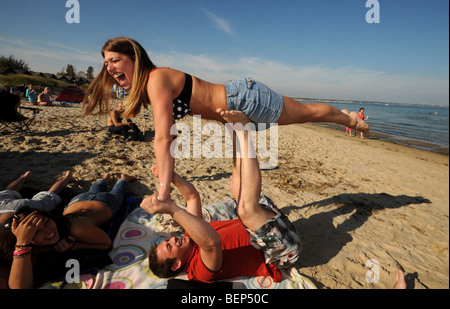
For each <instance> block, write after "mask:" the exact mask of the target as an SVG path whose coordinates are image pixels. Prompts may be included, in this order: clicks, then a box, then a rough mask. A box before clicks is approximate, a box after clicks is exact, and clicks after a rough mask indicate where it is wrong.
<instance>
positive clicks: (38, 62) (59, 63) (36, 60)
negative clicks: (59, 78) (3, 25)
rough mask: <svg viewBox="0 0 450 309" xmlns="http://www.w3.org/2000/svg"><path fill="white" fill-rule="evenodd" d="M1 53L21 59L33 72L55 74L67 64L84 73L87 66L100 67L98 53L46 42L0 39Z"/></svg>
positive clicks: (100, 61) (100, 62)
mask: <svg viewBox="0 0 450 309" xmlns="http://www.w3.org/2000/svg"><path fill="white" fill-rule="evenodd" d="M0 41H1V42H2V48H1V53H2V54H4V55H6V56H8V55H13V56H14V57H15V58H16V59H23V60H24V61H25V62H26V63H27V64H28V65H29V66H30V69H31V70H33V71H43V72H48V73H57V72H58V71H60V70H61V69H62V68H63V67H65V66H67V64H72V65H74V66H75V67H76V69H77V70H80V71H86V70H87V68H88V66H93V67H94V69H95V67H96V66H101V64H102V63H103V60H102V57H101V55H100V53H99V52H98V51H95V52H94V51H86V50H82V49H80V48H74V47H73V46H66V45H63V44H58V43H53V42H46V41H42V40H40V41H27V42H24V41H21V40H11V39H8V38H5V37H0Z"/></svg>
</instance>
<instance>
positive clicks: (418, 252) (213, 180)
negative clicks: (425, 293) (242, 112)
mask: <svg viewBox="0 0 450 309" xmlns="http://www.w3.org/2000/svg"><path fill="white" fill-rule="evenodd" d="M41 109H42V111H41V112H40V113H39V114H38V116H37V118H36V121H35V123H34V124H33V125H32V128H33V131H34V133H33V134H31V135H22V134H6V135H4V136H0V147H1V148H0V158H1V160H0V170H1V184H0V185H1V188H5V187H6V185H7V184H8V183H9V182H11V181H12V180H14V179H16V178H17V177H18V176H19V175H21V174H23V173H24V172H25V171H28V170H31V171H32V172H33V177H32V180H31V182H30V183H29V184H28V186H29V187H33V188H37V189H48V188H49V187H50V186H51V184H52V183H53V182H54V181H55V179H57V178H58V177H60V176H61V175H63V173H64V171H66V170H71V171H73V172H74V175H75V177H76V182H75V183H73V184H71V185H70V186H71V188H72V189H73V190H75V191H80V192H81V191H85V190H87V189H88V188H89V186H90V184H91V183H92V182H93V181H95V180H96V179H99V178H101V177H102V176H103V175H104V174H105V173H106V172H111V173H115V174H116V175H117V177H119V176H120V174H121V173H124V172H125V173H129V174H132V175H135V176H137V177H138V179H139V181H138V182H137V183H133V184H132V185H131V186H130V189H129V190H130V191H131V192H133V193H134V194H135V195H138V196H145V195H150V194H153V193H154V190H155V188H156V184H157V180H156V179H155V178H154V177H153V175H152V174H151V172H150V168H151V167H152V165H153V164H154V163H155V158H154V151H153V142H152V140H153V136H154V132H153V129H154V127H153V125H152V117H153V116H152V114H151V112H148V113H145V114H148V115H149V119H148V121H147V124H146V141H145V142H138V141H131V142H127V143H125V142H124V141H123V139H122V138H121V137H120V136H111V135H110V134H109V133H108V132H107V130H106V118H104V117H103V118H99V117H98V116H88V117H81V107H80V106H79V105H75V106H53V107H41ZM134 121H135V122H136V123H137V124H138V126H139V127H140V128H141V129H143V126H144V113H142V114H141V115H140V116H139V117H136V118H135V119H134ZM183 122H185V123H188V124H192V123H193V117H190V116H188V117H186V118H185V119H183ZM203 123H205V122H203ZM191 127H192V126H191ZM222 127H223V126H222ZM344 132H345V128H342V131H338V130H332V129H328V128H323V127H320V126H315V125H311V124H306V125H291V126H284V127H278V136H279V139H278V168H276V169H273V170H263V171H262V176H263V190H264V193H265V194H266V195H268V196H269V197H270V198H271V199H272V200H273V201H274V202H275V203H276V204H277V206H278V207H279V208H280V209H281V210H282V211H283V212H284V213H285V214H286V215H288V217H289V219H290V220H291V221H292V222H293V223H294V225H295V226H296V228H297V229H298V232H299V234H300V236H301V238H302V241H303V251H302V254H301V257H300V260H299V262H298V263H297V266H298V269H299V271H300V272H301V273H302V274H304V275H305V276H308V277H309V278H311V279H312V280H313V282H315V284H316V285H317V287H318V288H332V289H336V288H337V289H384V288H391V287H392V282H393V278H394V275H395V273H396V271H397V270H398V269H399V267H403V268H404V270H405V271H406V272H407V273H410V274H414V276H415V277H416V279H414V281H413V283H414V288H416V289H424V288H432V289H436V288H446V289H448V288H449V249H448V247H449V166H448V163H449V157H448V156H446V155H441V154H436V153H432V152H427V151H422V150H417V149H413V148H408V147H404V146H399V145H395V144H392V143H387V142H382V141H378V140H371V139H360V138H355V137H348V136H344ZM207 138H208V136H203V139H202V140H203V141H205V140H206V139H207ZM191 153H192V152H191ZM231 166H232V160H231V159H230V158H211V159H208V158H183V159H177V160H176V171H177V172H178V173H179V174H180V175H181V176H183V177H185V178H186V179H187V180H189V181H191V182H192V183H193V184H194V185H195V187H196V188H197V189H198V190H199V192H200V194H201V197H202V200H203V203H204V204H205V205H206V204H209V203H213V202H217V201H221V200H224V199H228V198H230V197H231V193H230V190H229V180H230V176H231ZM172 197H173V199H174V200H175V201H176V202H177V203H180V204H181V203H182V200H181V198H180V196H179V194H178V192H177V191H176V190H174V191H173V193H172ZM369 267H371V268H369Z"/></svg>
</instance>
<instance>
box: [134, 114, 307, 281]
mask: <svg viewBox="0 0 450 309" xmlns="http://www.w3.org/2000/svg"><path fill="white" fill-rule="evenodd" d="M222 116H223V117H224V119H225V120H226V121H228V122H230V123H233V124H236V126H235V135H236V143H237V144H238V147H236V148H238V149H240V152H239V154H240V155H237V154H236V153H235V154H234V158H233V173H232V176H231V184H230V188H231V191H232V194H233V197H234V198H235V203H236V213H237V215H238V217H239V219H236V220H228V221H216V222H211V223H207V222H206V221H204V220H203V217H202V210H201V209H202V205H201V200H200V196H199V194H198V192H197V190H196V189H195V188H194V186H192V185H191V184H190V183H189V182H187V181H185V180H184V179H182V178H181V177H180V176H178V175H177V174H176V173H173V177H172V181H173V183H174V185H175V186H176V187H177V188H178V190H179V191H180V193H181V194H182V196H183V198H184V199H185V201H186V202H187V210H184V209H182V208H180V207H178V206H177V205H176V204H175V203H174V202H173V201H172V200H170V201H166V202H161V201H160V200H159V198H158V195H157V193H155V194H154V195H153V196H151V197H147V198H145V199H144V200H143V201H142V203H141V207H142V208H143V209H145V210H146V211H148V212H149V213H152V214H157V213H163V214H169V215H171V216H172V218H173V219H174V220H175V221H176V222H177V223H178V224H180V225H181V226H182V227H183V228H184V229H185V231H186V234H185V236H184V237H172V238H169V239H167V240H166V241H163V242H162V243H160V244H159V245H157V246H153V247H152V248H151V250H150V253H149V264H150V269H151V270H152V272H153V273H154V274H155V275H157V276H159V277H163V278H168V277H172V276H175V275H176V274H177V273H179V272H181V271H185V272H187V276H188V278H189V279H190V280H195V281H200V282H206V283H212V282H215V281H217V280H221V279H229V278H234V277H237V276H271V277H272V278H273V280H274V281H275V282H279V281H281V279H282V278H283V277H282V275H281V273H280V269H279V268H281V269H289V268H290V267H292V266H294V264H295V262H296V261H297V259H298V258H299V253H300V248H301V242H300V237H299V236H298V233H297V231H296V230H295V227H294V226H293V224H292V223H291V222H290V221H289V220H288V218H287V217H286V216H285V215H284V214H282V213H281V212H280V211H279V210H278V209H277V208H276V207H275V205H274V204H273V202H272V201H271V200H270V199H269V198H267V197H265V196H262V195H261V180H262V179H261V172H260V169H259V163H258V159H257V158H256V152H255V149H254V147H253V145H252V144H251V138H249V135H250V133H249V132H248V130H247V129H244V128H243V127H242V126H241V125H245V124H246V123H248V122H250V120H249V119H248V118H247V117H246V116H245V115H244V114H243V113H241V112H237V111H224V112H223V113H222ZM236 148H235V149H236ZM153 170H154V172H155V173H156V174H155V176H157V173H158V172H159V171H158V170H157V169H155V168H154V169H153ZM278 267H279V268H278Z"/></svg>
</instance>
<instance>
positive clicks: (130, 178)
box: [120, 174, 137, 183]
mask: <svg viewBox="0 0 450 309" xmlns="http://www.w3.org/2000/svg"><path fill="white" fill-rule="evenodd" d="M120 178H122V179H125V180H126V181H128V182H130V183H131V182H135V181H136V180H137V178H136V177H134V176H130V175H127V174H122V175H121V176H120Z"/></svg>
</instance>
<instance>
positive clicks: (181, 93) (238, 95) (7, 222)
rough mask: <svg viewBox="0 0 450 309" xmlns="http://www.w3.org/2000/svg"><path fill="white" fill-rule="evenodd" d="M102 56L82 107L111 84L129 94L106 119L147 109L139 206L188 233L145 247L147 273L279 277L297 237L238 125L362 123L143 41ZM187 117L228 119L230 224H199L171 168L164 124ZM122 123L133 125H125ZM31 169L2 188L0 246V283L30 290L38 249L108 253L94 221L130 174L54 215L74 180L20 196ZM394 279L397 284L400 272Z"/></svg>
mask: <svg viewBox="0 0 450 309" xmlns="http://www.w3.org/2000/svg"><path fill="white" fill-rule="evenodd" d="M102 56H103V58H104V61H105V62H104V66H103V68H102V70H101V72H100V73H99V74H98V76H97V77H96V78H95V79H94V81H93V82H92V83H91V85H90V87H89V89H88V90H87V92H86V97H85V98H89V103H88V104H85V103H87V102H86V101H85V102H83V108H84V111H85V113H86V114H91V113H93V112H94V111H98V112H99V113H101V114H105V113H109V110H110V104H109V99H110V89H111V87H112V85H113V84H115V83H118V84H119V85H120V86H121V87H123V88H124V89H126V90H127V91H129V96H128V98H127V100H126V103H125V105H124V106H122V105H120V106H119V110H117V109H116V114H114V115H120V116H121V118H123V119H131V118H132V117H134V116H136V115H138V114H139V112H140V111H141V109H142V108H146V109H147V108H149V106H150V105H151V106H152V108H153V113H154V128H155V138H154V153H155V159H156V164H155V165H154V166H153V168H152V171H151V172H152V174H153V175H154V176H155V177H156V178H157V179H158V188H157V190H156V191H157V192H155V193H154V194H153V195H151V196H147V197H145V198H144V199H143V200H142V203H141V204H140V207H142V208H143V209H144V210H146V211H148V212H149V213H151V214H169V215H170V216H171V217H172V218H173V220H175V221H176V222H177V223H178V224H179V225H180V226H181V227H183V228H184V230H185V231H186V234H185V235H184V236H182V237H172V238H169V239H167V240H166V241H163V242H162V243H160V244H159V245H157V246H155V247H152V248H151V250H150V253H149V264H150V265H149V266H150V269H151V270H152V271H153V272H154V273H155V274H156V275H157V276H159V277H162V278H170V277H173V276H175V275H176V274H178V273H179V272H181V271H184V272H186V273H187V275H188V278H189V279H191V280H195V281H200V282H206V283H212V282H215V281H217V280H220V279H227V278H233V277H235V276H271V277H272V278H273V279H274V280H275V281H280V280H281V279H282V275H281V272H280V270H281V269H287V268H290V267H293V266H294V265H295V263H296V262H297V260H298V258H299V255H300V250H301V241H300V236H299V235H298V233H297V231H296V230H295V227H294V225H293V224H292V223H291V222H290V221H289V220H288V219H287V217H286V216H285V215H284V214H283V213H282V212H281V211H280V210H279V209H278V208H277V207H276V206H275V204H274V203H273V202H272V201H271V200H270V198H268V197H267V196H265V195H264V194H263V193H262V192H261V182H262V178H261V172H260V167H259V163H258V159H257V155H256V153H255V152H256V151H255V148H254V147H253V145H252V142H251V138H249V132H248V130H247V129H246V127H245V125H246V124H248V123H255V124H259V123H263V124H265V125H266V127H269V126H271V125H273V124H278V125H289V124H294V123H305V122H332V123H337V124H341V125H344V126H346V127H349V128H352V129H355V130H358V131H360V132H367V131H368V130H369V126H368V125H367V124H366V123H365V122H364V120H363V119H361V118H360V117H359V116H358V114H357V113H354V112H352V113H349V112H348V111H346V110H342V111H341V110H338V109H336V108H334V107H332V106H330V105H328V104H323V103H316V104H304V103H301V102H298V101H296V100H294V99H291V98H288V97H285V96H282V95H280V94H278V93H277V92H275V91H273V90H271V89H270V88H268V87H267V86H265V85H264V84H262V83H259V82H257V81H255V80H253V79H252V78H243V79H240V80H232V81H228V82H226V83H225V84H213V83H209V82H207V81H204V80H201V79H199V78H197V77H195V76H191V75H189V74H187V73H184V72H180V71H178V70H175V69H172V68H166V67H163V68H160V67H156V66H155V65H154V64H153V63H152V61H151V60H150V58H149V56H148V54H147V52H146V51H145V50H144V49H143V47H142V46H141V45H140V44H139V43H138V42H136V41H135V40H133V39H130V38H124V37H120V38H115V39H111V40H109V41H108V42H106V44H105V45H104V46H103V49H102ZM122 109H123V110H122ZM186 115H201V116H202V117H203V118H204V119H208V120H216V121H220V122H222V123H230V124H231V125H232V126H233V128H234V131H233V132H234V133H233V134H234V145H233V148H234V151H233V153H234V156H233V166H232V176H231V181H230V189H231V192H232V195H233V197H234V199H235V204H236V214H237V217H238V219H236V220H231V221H221V222H211V223H207V222H206V221H204V220H203V218H202V211H201V209H202V204H201V197H200V195H199V193H198V191H197V190H196V189H195V187H194V186H193V185H192V184H191V183H189V182H188V181H186V180H185V179H183V178H182V177H181V176H180V175H178V174H177V173H176V172H175V171H174V167H175V159H174V158H173V157H172V155H171V153H170V145H171V143H172V141H173V139H174V138H175V136H173V135H172V134H171V130H170V129H171V126H172V125H173V124H174V122H175V121H176V120H179V119H182V118H183V117H185V116H186ZM110 116H111V115H110ZM114 117H115V116H114ZM114 117H113V118H114ZM110 118H111V117H110ZM114 119H115V120H116V122H114V120H111V123H108V125H109V127H113V126H114V127H117V126H118V124H119V122H117V119H116V118H114ZM120 124H121V125H127V126H130V127H132V125H130V122H128V124H125V123H122V122H120ZM30 175H31V174H30V173H26V174H24V175H22V176H21V177H20V178H19V179H17V180H16V181H15V182H13V183H12V184H11V185H10V186H9V187H8V188H7V190H5V191H2V192H1V193H0V219H1V220H0V221H1V223H2V226H3V228H2V230H1V234H0V250H1V251H0V252H1V254H2V255H3V256H2V259H4V260H7V261H9V262H10V265H9V267H10V268H7V271H4V272H3V273H2V274H1V276H0V278H1V280H0V283H2V284H8V285H9V287H10V288H31V287H33V285H34V282H33V276H32V272H33V258H34V257H35V256H36V255H39V253H38V252H39V251H40V250H43V249H46V250H47V249H50V250H53V251H56V252H65V251H69V250H83V249H89V248H90V249H92V248H95V249H101V250H108V249H109V248H110V247H111V239H109V237H108V235H106V234H105V232H104V231H102V230H101V229H100V228H99V226H101V225H102V224H104V223H105V222H107V221H109V220H111V218H113V217H114V216H115V214H116V213H117V211H118V209H119V208H120V206H121V204H122V202H123V198H124V194H125V192H126V190H127V185H128V183H130V182H134V181H135V180H136V178H135V177H133V176H129V175H127V174H122V175H121V177H120V179H119V180H118V181H117V183H116V184H115V185H114V187H113V189H112V191H111V192H108V193H106V192H104V191H105V190H106V187H107V185H108V183H111V182H112V181H113V177H112V176H111V175H110V174H106V175H105V176H104V178H103V179H100V180H98V181H96V182H95V183H94V184H93V185H92V186H91V188H90V190H89V192H87V193H82V194H80V195H77V196H76V197H74V198H73V199H72V200H71V201H70V203H69V204H68V205H67V206H66V207H65V208H64V211H63V215H62V216H60V217H51V216H49V215H48V214H47V213H44V212H42V211H47V212H48V211H52V210H53V209H54V208H55V207H56V205H57V204H58V203H59V202H60V199H58V193H59V192H61V190H62V188H64V187H65V186H67V184H68V183H70V182H71V181H72V180H73V176H72V174H71V172H67V173H66V175H65V176H64V177H63V179H62V180H60V181H58V182H57V183H55V184H54V185H53V186H52V187H51V188H50V189H49V190H48V191H43V192H40V193H38V194H37V195H36V196H34V197H33V198H32V199H31V200H23V199H22V198H21V196H20V194H18V193H17V192H18V191H20V188H21V186H23V184H24V182H25V181H27V180H28V179H29V177H31V176H30ZM141 176H142V177H144V175H141ZM172 186H174V187H175V188H176V189H177V190H178V191H179V193H180V194H181V196H182V197H183V199H184V200H185V202H186V208H183V207H179V206H178V205H176V204H175V203H174V202H173V200H172V199H171V196H170V194H171V187H172ZM24 205H25V206H26V207H23V206H24ZM38 249H39V250H38ZM2 269H4V268H2ZM5 273H6V274H7V275H4V274H5ZM8 277H9V279H8V280H6V279H5V278H8ZM396 282H400V283H401V282H402V276H401V274H400V275H399V279H398V280H397V279H396Z"/></svg>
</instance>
